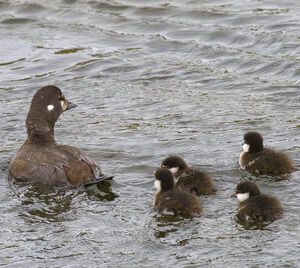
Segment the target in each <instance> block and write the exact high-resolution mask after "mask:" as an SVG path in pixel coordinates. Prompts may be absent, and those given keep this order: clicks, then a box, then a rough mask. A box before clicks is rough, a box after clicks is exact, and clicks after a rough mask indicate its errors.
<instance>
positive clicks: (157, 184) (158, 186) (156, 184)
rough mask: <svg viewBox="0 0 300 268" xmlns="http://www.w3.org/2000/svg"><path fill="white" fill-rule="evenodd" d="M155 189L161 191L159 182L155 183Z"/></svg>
mask: <svg viewBox="0 0 300 268" xmlns="http://www.w3.org/2000/svg"><path fill="white" fill-rule="evenodd" d="M154 187H155V188H156V189H157V191H158V192H159V191H160V190H161V184H160V181H159V180H155V181H154Z"/></svg>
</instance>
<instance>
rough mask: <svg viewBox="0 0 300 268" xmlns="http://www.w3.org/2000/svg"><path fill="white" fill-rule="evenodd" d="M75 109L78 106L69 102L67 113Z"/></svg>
mask: <svg viewBox="0 0 300 268" xmlns="http://www.w3.org/2000/svg"><path fill="white" fill-rule="evenodd" d="M75 107H77V104H75V103H72V102H70V101H68V105H67V108H66V110H65V111H67V110H70V109H72V108H75Z"/></svg>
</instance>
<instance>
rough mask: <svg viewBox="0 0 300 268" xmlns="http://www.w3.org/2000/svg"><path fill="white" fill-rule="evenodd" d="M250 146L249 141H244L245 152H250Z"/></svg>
mask: <svg viewBox="0 0 300 268" xmlns="http://www.w3.org/2000/svg"><path fill="white" fill-rule="evenodd" d="M249 148H250V145H249V144H247V143H244V144H243V150H244V152H245V153H248V152H249Z"/></svg>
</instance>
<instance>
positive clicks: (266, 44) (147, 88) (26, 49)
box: [0, 0, 300, 267]
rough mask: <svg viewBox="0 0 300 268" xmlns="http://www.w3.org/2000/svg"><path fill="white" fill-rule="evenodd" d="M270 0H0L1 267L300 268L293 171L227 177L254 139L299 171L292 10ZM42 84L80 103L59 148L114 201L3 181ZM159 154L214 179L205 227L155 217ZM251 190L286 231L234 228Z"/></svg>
mask: <svg viewBox="0 0 300 268" xmlns="http://www.w3.org/2000/svg"><path fill="white" fill-rule="evenodd" d="M279 2H280V1H275V0H262V1H242V0H238V1H230V0H217V1H192V0H190V1H187V0H186V1H169V2H168V1H161V0H150V1H138V0H117V1H108V0H107V1H105V0H104V1H84V0H77V1H76V0H65V1H29V0H28V1H17V0H8V1H0V82H1V83H0V117H1V129H2V130H1V137H2V143H1V147H0V164H1V172H0V177H1V180H0V204H1V205H0V213H1V219H0V228H1V235H0V265H1V266H4V267H5V266H7V267H25V266H26V267H27V266H29V265H31V266H32V267H201V266H203V267H204V266H208V265H210V266H214V267H240V266H241V265H242V266H245V267H257V266H273V267H296V266H298V265H300V257H299V249H300V242H299V241H300V228H299V220H298V215H299V213H300V206H299V203H300V197H299V194H298V193H299V192H300V186H299V179H300V173H299V172H296V173H294V174H292V175H291V176H290V177H289V180H276V179H272V178H269V177H265V178H255V177H252V176H251V175H250V174H248V173H247V172H243V171H241V170H240V169H239V167H238V164H237V162H238V157H239V154H240V152H241V149H242V147H241V142H242V136H243V134H244V132H246V131H248V130H257V131H259V132H261V133H262V134H263V135H264V137H265V144H266V145H268V146H271V147H274V148H277V149H280V150H283V151H284V152H286V153H287V154H289V155H290V156H291V158H292V159H293V160H294V162H295V164H296V165H297V166H298V167H300V154H299V149H300V146H299V144H300V135H299V130H300V112H299V111H300V109H299V108H300V107H299V106H300V105H299V103H300V93H299V92H300V91H299V90H300V80H299V74H300V42H299V40H300V34H299V28H300V4H299V3H298V1H296V0H293V1H292V0H288V1H284V2H282V3H281V2H280V3H279ZM48 84H54V85H57V86H59V87H60V88H61V89H62V90H63V92H64V94H65V95H66V97H67V98H68V99H70V100H71V101H72V102H75V103H77V104H78V107H77V108H76V109H73V110H71V111H69V112H67V113H65V114H63V115H62V117H61V118H60V119H59V121H58V122H57V124H56V132H55V134H56V140H57V141H58V142H59V143H65V144H71V145H74V146H78V147H79V148H81V149H82V150H83V151H85V152H86V153H87V154H89V155H90V156H91V157H93V158H95V159H96V160H97V161H98V162H99V163H100V164H101V167H102V169H103V171H104V172H105V173H107V174H113V175H114V176H115V179H114V181H113V182H112V185H111V190H112V192H113V193H114V194H115V195H117V196H118V197H116V198H114V196H112V195H109V194H107V193H104V192H102V190H103V189H100V190H99V189H98V188H95V187H94V188H93V187H92V188H91V189H88V190H85V189H75V190H74V189H55V188H50V189H49V188H48V187H44V186H40V185H27V186H26V185H25V186H24V185H23V186H20V185H15V184H11V183H10V182H9V181H8V178H7V177H8V176H7V174H8V171H7V167H8V163H9V161H10V159H11V158H12V157H13V155H14V154H15V152H16V151H17V149H18V148H19V147H20V146H21V145H22V143H23V142H24V140H25V138H26V131H25V118H26V114H27V111H28V108H29V105H30V101H31V98H32V96H33V94H34V93H35V91H36V90H37V89H39V88H40V87H42V86H44V85H48ZM170 153H176V154H180V155H181V156H183V157H184V158H185V159H186V161H187V162H188V163H189V164H191V165H197V166H199V167H201V168H203V169H205V170H207V171H209V172H210V173H211V174H212V175H213V176H214V178H215V182H216V186H217V188H218V192H217V194H216V195H214V196H209V197H201V198H200V199H201V202H202V205H203V215H202V216H201V217H198V218H192V219H182V218H177V219H174V218H170V217H165V216H161V215H159V214H157V213H156V212H154V211H153V207H152V202H153V194H154V189H153V171H154V169H155V168H156V167H158V166H159V165H160V162H161V161H162V159H163V158H164V157H165V156H167V155H168V154H170ZM249 178H250V179H252V180H255V181H256V182H257V183H258V184H259V186H260V187H261V189H262V190H263V191H264V192H267V193H270V194H273V195H276V196H277V197H278V198H279V199H280V200H281V202H282V205H283V207H284V218H283V219H281V220H278V221H276V222H274V223H272V224H270V225H259V226H245V225H242V224H240V223H239V222H238V221H237V219H236V208H237V204H236V200H234V199H231V198H230V194H231V193H232V192H233V191H234V189H235V187H236V184H237V183H238V182H239V181H240V180H242V179H249ZM107 190H109V189H107ZM108 192H109V191H108Z"/></svg>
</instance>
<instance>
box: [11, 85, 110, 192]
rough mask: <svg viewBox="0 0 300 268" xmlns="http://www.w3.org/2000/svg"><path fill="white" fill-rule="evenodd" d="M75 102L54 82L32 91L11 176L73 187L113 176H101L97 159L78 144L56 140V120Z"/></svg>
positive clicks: (21, 180) (17, 178)
mask: <svg viewBox="0 0 300 268" xmlns="http://www.w3.org/2000/svg"><path fill="white" fill-rule="evenodd" d="M76 106H77V105H75V104H73V103H71V102H69V101H68V100H67V99H66V98H65V97H64V95H63V93H62V92H61V90H60V89H59V88H58V87H56V86H51V85H50V86H45V87H43V88H41V89H39V90H38V91H37V92H36V93H35V94H34V96H33V98H32V101H31V105H30V109H29V112H28V115H27V119H26V128H27V139H26V141H25V143H24V144H23V145H22V146H21V148H20V149H19V150H18V152H17V153H16V155H15V156H14V158H13V159H12V160H11V162H10V164H9V175H10V178H11V179H13V180H15V181H18V182H39V183H42V184H48V185H54V186H64V185H67V186H73V187H76V186H80V185H84V184H90V183H93V182H95V183H96V182H98V181H101V180H103V179H111V178H112V177H106V176H104V175H103V174H102V172H101V169H100V166H99V165H98V164H97V163H96V161H95V160H93V159H92V158H90V157H89V156H87V155H86V154H85V153H83V152H82V151H80V150H79V149H78V148H76V147H72V146H69V145H59V144H57V143H56V141H55V139H54V125H55V123H56V121H57V120H58V118H59V117H60V115H61V114H62V113H63V112H65V111H67V110H69V109H72V108H75V107H76Z"/></svg>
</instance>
